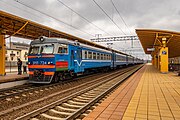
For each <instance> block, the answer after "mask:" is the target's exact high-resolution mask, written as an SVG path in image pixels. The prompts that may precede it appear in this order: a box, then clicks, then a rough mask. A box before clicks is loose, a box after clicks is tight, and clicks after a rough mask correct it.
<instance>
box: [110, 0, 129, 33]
mask: <svg viewBox="0 0 180 120" xmlns="http://www.w3.org/2000/svg"><path fill="white" fill-rule="evenodd" d="M111 3H112V5H113V6H114V8H115V10H116V12H117V13H118V15H119V16H120V18H121V19H122V21H123V23H124V24H125V26H126V27H127V29H128V30H129V32H130V34H131V31H130V29H129V27H128V25H127V24H126V22H125V20H124V18H123V17H122V15H121V13H120V12H119V10H118V9H117V8H116V6H115V4H114V2H113V0H111Z"/></svg>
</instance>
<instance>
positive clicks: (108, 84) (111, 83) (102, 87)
mask: <svg viewBox="0 0 180 120" xmlns="http://www.w3.org/2000/svg"><path fill="white" fill-rule="evenodd" d="M141 67H142V66H138V67H131V68H128V69H125V70H123V71H121V72H119V73H115V74H114V75H113V76H112V75H111V76H109V77H106V79H105V80H103V81H101V82H99V83H97V84H93V85H91V86H89V87H87V88H85V89H83V90H80V91H78V92H75V93H73V94H71V95H69V96H67V97H64V98H62V99H60V100H57V101H55V102H53V103H50V104H48V105H46V106H44V107H41V108H39V109H36V110H34V111H32V112H29V113H27V114H25V115H22V116H21V117H18V118H16V120H24V119H30V118H32V120H44V119H51V120H53V119H54V120H65V119H67V120H73V119H76V118H78V117H79V116H86V113H84V112H85V111H87V110H88V109H89V108H90V107H91V106H93V105H95V104H96V103H97V102H98V101H100V100H101V99H102V98H104V97H105V96H106V95H107V94H109V93H110V92H112V91H113V90H114V89H115V88H117V86H119V85H120V84H121V83H122V82H123V81H124V80H125V79H126V78H128V77H129V76H131V75H132V74H133V73H134V72H136V71H137V70H138V69H140V68H141ZM82 114H83V115H82Z"/></svg>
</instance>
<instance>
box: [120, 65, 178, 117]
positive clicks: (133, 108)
mask: <svg viewBox="0 0 180 120" xmlns="http://www.w3.org/2000/svg"><path fill="white" fill-rule="evenodd" d="M141 119H144V120H146V119H148V120H164V119H167V120H174V119H175V120H180V77H179V76H177V75H175V74H173V73H168V74H162V73H160V72H159V71H158V70H157V69H155V68H154V67H153V66H152V65H147V68H146V71H145V72H144V74H143V76H142V78H141V80H140V82H139V84H138V87H137V88H136V90H135V93H134V95H133V97H132V99H131V101H130V103H129V105H128V107H127V109H126V111H125V114H124V116H123V120H141Z"/></svg>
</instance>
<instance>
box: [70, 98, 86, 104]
mask: <svg viewBox="0 0 180 120" xmlns="http://www.w3.org/2000/svg"><path fill="white" fill-rule="evenodd" d="M73 100H74V101H77V102H84V103H88V102H89V100H84V99H79V98H73Z"/></svg>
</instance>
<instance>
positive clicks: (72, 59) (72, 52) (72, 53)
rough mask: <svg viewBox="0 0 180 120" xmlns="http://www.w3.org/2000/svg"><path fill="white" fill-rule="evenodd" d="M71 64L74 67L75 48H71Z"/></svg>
mask: <svg viewBox="0 0 180 120" xmlns="http://www.w3.org/2000/svg"><path fill="white" fill-rule="evenodd" d="M70 57H71V58H70V66H71V68H74V50H71V56H70Z"/></svg>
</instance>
